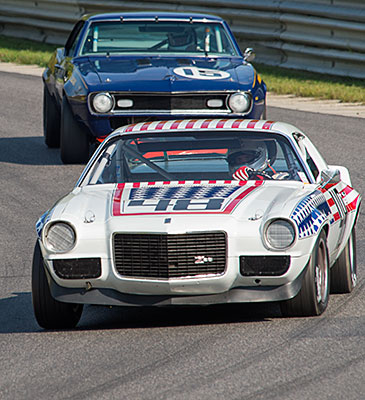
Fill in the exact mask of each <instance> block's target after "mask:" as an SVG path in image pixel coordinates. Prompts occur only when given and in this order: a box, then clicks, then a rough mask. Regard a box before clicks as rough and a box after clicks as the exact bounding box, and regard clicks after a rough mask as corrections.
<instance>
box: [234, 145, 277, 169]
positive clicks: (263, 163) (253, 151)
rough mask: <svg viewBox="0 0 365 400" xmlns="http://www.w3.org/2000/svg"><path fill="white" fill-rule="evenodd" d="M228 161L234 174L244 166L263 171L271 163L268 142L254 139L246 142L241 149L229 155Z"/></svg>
mask: <svg viewBox="0 0 365 400" xmlns="http://www.w3.org/2000/svg"><path fill="white" fill-rule="evenodd" d="M227 161H228V164H229V170H230V172H231V173H232V174H233V173H234V172H235V171H237V169H238V168H240V167H242V166H246V167H249V168H252V169H254V170H255V171H263V170H264V169H266V168H267V166H268V163H269V161H268V151H267V147H266V144H265V143H264V142H260V141H254V140H250V141H247V142H244V143H243V144H242V147H241V148H240V149H239V150H234V151H232V152H231V153H230V154H229V155H228V157H227Z"/></svg>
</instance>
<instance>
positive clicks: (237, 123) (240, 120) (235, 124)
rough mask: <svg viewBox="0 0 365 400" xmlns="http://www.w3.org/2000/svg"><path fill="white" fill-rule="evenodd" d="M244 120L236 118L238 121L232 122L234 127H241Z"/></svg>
mask: <svg viewBox="0 0 365 400" xmlns="http://www.w3.org/2000/svg"><path fill="white" fill-rule="evenodd" d="M242 121H243V119H236V121H234V122H233V124H232V128H239V127H240V125H241V122H242Z"/></svg>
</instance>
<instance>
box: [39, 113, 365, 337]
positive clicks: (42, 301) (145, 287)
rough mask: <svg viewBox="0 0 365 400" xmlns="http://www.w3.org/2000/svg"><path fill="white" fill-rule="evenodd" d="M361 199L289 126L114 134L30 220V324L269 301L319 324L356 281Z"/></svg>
mask: <svg viewBox="0 0 365 400" xmlns="http://www.w3.org/2000/svg"><path fill="white" fill-rule="evenodd" d="M360 202H361V196H360V195H359V193H358V192H356V191H355V190H354V189H353V188H352V186H351V180H350V176H349V173H348V170H347V169H346V168H345V167H340V166H329V165H327V164H326V162H325V161H324V159H323V158H322V157H321V155H320V154H319V152H318V151H317V150H316V148H315V147H314V145H313V144H312V143H311V142H310V140H309V139H308V138H307V137H306V135H305V134H304V133H303V132H301V131H300V130H299V129H297V128H296V127H294V126H292V125H289V124H286V123H281V122H273V121H264V120H234V119H231V120H227V119H213V120H183V121H154V122H147V123H138V124H134V125H128V126H125V127H122V128H119V129H118V130H116V131H115V132H114V133H113V134H111V135H110V136H109V137H108V138H107V139H106V140H105V141H104V142H103V143H102V145H100V147H99V148H98V150H97V151H96V152H95V154H94V155H93V157H92V158H91V160H90V161H89V163H88V164H87V166H86V168H85V170H84V171H83V173H82V175H81V177H80V178H79V180H78V182H77V184H76V186H75V188H74V189H73V190H72V192H71V193H70V194H68V195H67V196H65V197H63V198H62V199H60V200H59V201H58V202H57V203H56V204H55V205H54V206H53V207H52V208H51V209H50V210H48V211H47V212H46V213H45V214H44V215H43V216H42V217H41V218H40V219H39V221H38V222H37V233H38V240H37V242H36V246H35V250H34V258H33V273H32V295H33V306H34V312H35V316H36V319H37V321H38V323H39V325H40V326H42V327H44V328H49V329H52V328H70V327H74V326H76V324H77V323H78V321H79V319H80V316H81V313H82V309H83V304H98V305H108V306H110V305H112V306H113V305H117V306H151V305H153V306H168V305H209V304H218V303H244V302H268V301H278V302H280V306H281V310H282V313H283V315H284V316H312V315H319V314H321V313H323V311H324V310H325V309H326V307H327V304H328V299H329V293H330V292H332V293H333V292H335V293H349V292H351V290H352V289H353V288H354V286H355V285H356V246H355V243H356V239H355V223H356V219H357V216H358V214H359V207H360Z"/></svg>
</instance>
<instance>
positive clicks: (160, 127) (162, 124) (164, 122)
mask: <svg viewBox="0 0 365 400" xmlns="http://www.w3.org/2000/svg"><path fill="white" fill-rule="evenodd" d="M165 124H166V121H162V122H159V123H158V124H157V125H156V128H155V129H163V127H164V126H165Z"/></svg>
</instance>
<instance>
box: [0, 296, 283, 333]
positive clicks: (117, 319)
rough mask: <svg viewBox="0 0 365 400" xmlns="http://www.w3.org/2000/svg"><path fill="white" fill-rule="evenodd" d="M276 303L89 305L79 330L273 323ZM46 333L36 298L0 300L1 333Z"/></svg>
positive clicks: (277, 313)
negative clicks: (35, 311) (35, 307)
mask: <svg viewBox="0 0 365 400" xmlns="http://www.w3.org/2000/svg"><path fill="white" fill-rule="evenodd" d="M280 317H281V315H280V311H279V307H278V306H277V305H276V304H271V303H266V304H265V303H263V304H224V305H214V306H205V307H199V306H192V307H164V308H158V307H143V308H142V307H113V308H109V307H104V306H85V308H84V312H83V315H82V318H81V321H80V322H79V324H78V326H77V327H76V328H75V329H74V330H75V331H92V330H111V329H139V328H164V327H175V326H194V325H218V324H231V323H250V322H257V321H261V322H262V321H268V322H269V321H270V320H271V319H273V318H280ZM39 331H43V329H42V328H40V327H39V326H38V324H37V322H36V320H35V317H34V314H33V308H32V295H31V293H29V292H20V293H19V292H18V293H12V296H11V297H7V298H3V299H0V334H1V333H25V332H28V333H29V332H39Z"/></svg>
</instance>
